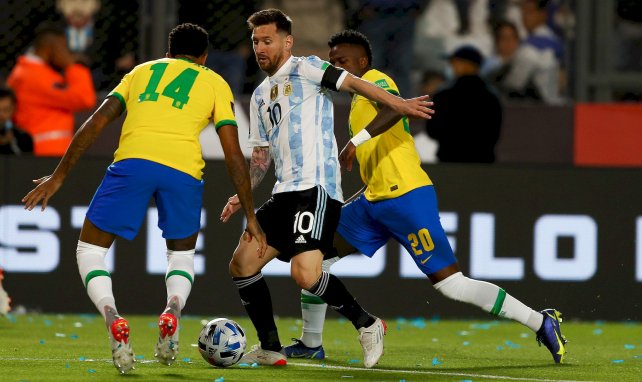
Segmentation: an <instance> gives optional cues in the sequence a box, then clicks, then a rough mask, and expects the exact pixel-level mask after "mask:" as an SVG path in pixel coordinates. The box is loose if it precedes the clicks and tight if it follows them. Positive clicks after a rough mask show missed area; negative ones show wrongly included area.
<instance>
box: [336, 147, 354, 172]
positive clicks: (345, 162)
mask: <svg viewBox="0 0 642 382" xmlns="http://www.w3.org/2000/svg"><path fill="white" fill-rule="evenodd" d="M355 155H357V146H355V145H354V143H352V142H350V141H348V143H346V145H345V147H344V148H343V150H341V154H339V163H340V164H341V168H342V169H345V170H348V171H352V161H354V157H355Z"/></svg>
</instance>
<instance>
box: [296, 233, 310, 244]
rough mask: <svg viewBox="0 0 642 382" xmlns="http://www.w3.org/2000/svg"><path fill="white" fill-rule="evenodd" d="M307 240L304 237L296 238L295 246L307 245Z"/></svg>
mask: <svg viewBox="0 0 642 382" xmlns="http://www.w3.org/2000/svg"><path fill="white" fill-rule="evenodd" d="M306 243H307V240H305V237H303V235H299V237H297V238H296V240H295V241H294V244H306Z"/></svg>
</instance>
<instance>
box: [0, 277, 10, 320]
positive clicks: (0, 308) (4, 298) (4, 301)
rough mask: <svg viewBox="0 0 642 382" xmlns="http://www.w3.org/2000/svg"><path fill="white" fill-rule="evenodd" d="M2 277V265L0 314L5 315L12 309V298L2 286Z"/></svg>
mask: <svg viewBox="0 0 642 382" xmlns="http://www.w3.org/2000/svg"><path fill="white" fill-rule="evenodd" d="M2 279H4V270H3V269H2V268H1V267H0V315H2V316H5V315H6V314H7V313H9V312H10V311H11V298H10V297H9V295H8V294H7V291H5V290H4V288H3V287H2Z"/></svg>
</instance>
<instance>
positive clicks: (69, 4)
mask: <svg viewBox="0 0 642 382" xmlns="http://www.w3.org/2000/svg"><path fill="white" fill-rule="evenodd" d="M122 3H123V1H122V0H121V1H113V0H112V1H109V2H106V4H105V5H106V7H105V8H106V9H103V12H102V13H103V14H106V15H107V16H108V17H112V18H119V16H121V15H120V14H122V13H125V14H127V16H126V19H124V20H123V19H120V18H119V19H118V22H116V20H96V18H97V16H98V15H99V12H98V11H99V10H100V9H101V3H100V0H57V1H56V8H57V9H58V11H59V12H60V13H62V15H63V16H64V18H65V22H66V28H65V33H66V36H67V42H68V44H69V49H70V50H71V52H72V53H73V55H74V56H75V58H76V61H77V62H80V63H83V64H84V65H86V66H88V67H89V68H91V70H92V76H93V79H94V84H95V86H96V88H98V89H106V88H112V87H113V86H115V85H116V83H117V82H118V81H119V80H120V78H121V77H122V76H123V74H125V73H127V72H129V71H130V70H131V69H132V68H133V67H134V66H135V65H136V57H135V54H134V51H133V50H134V46H135V44H134V43H132V42H131V41H128V40H127V33H124V32H125V31H127V30H135V29H136V28H132V26H131V25H129V23H131V21H132V20H131V18H132V13H133V14H134V15H135V11H136V8H135V6H134V7H132V5H124V4H122ZM129 3H132V2H129ZM135 20H137V17H134V21H135ZM131 37H134V36H131ZM136 37H137V36H136Z"/></svg>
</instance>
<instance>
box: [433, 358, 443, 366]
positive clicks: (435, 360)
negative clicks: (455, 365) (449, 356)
mask: <svg viewBox="0 0 642 382" xmlns="http://www.w3.org/2000/svg"><path fill="white" fill-rule="evenodd" d="M442 363H443V362H440V361H439V359H438V358H437V357H435V358H433V359H432V365H433V366H437V365H441V364H442Z"/></svg>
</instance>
